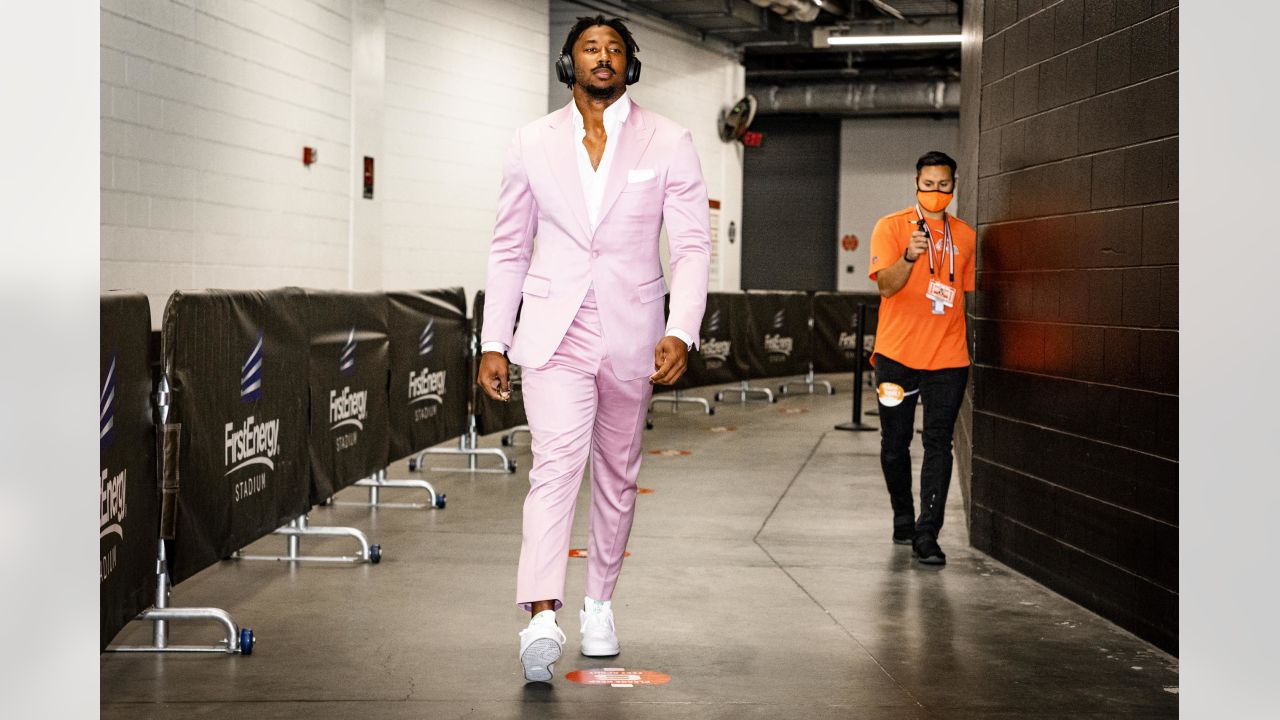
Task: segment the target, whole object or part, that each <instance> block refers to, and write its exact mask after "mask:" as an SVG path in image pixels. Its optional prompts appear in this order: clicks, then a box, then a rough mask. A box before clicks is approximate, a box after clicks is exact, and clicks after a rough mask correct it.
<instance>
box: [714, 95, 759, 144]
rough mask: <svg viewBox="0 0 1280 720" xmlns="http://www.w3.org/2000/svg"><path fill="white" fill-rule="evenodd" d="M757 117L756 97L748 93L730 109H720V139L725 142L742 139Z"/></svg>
mask: <svg viewBox="0 0 1280 720" xmlns="http://www.w3.org/2000/svg"><path fill="white" fill-rule="evenodd" d="M755 117H756V98H755V96H754V95H748V96H746V97H744V98H742V99H741V100H739V101H738V102H737V104H735V105H734V106H733V107H732V108H729V110H727V111H725V110H722V111H720V139H721V140H723V141H725V142H732V141H734V140H740V139H741V138H742V136H743V135H744V134H745V133H746V132H747V128H749V127H751V121H752V120H754V119H755Z"/></svg>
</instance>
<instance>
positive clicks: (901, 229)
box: [867, 205, 977, 370]
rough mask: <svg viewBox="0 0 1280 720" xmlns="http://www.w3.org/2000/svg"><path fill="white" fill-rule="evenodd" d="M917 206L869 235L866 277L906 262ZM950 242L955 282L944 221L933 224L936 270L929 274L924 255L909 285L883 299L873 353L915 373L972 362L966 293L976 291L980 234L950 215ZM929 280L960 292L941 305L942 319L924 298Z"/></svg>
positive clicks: (890, 217)
mask: <svg viewBox="0 0 1280 720" xmlns="http://www.w3.org/2000/svg"><path fill="white" fill-rule="evenodd" d="M917 219H918V216H917V215H916V209H915V206H914V205H913V206H911V207H909V208H906V209H905V210H900V211H898V212H896V213H893V214H892V215H886V216H884V217H882V218H880V220H879V221H878V222H877V223H876V228H875V230H873V231H872V232H871V265H870V270H869V271H868V273H867V274H868V275H869V276H870V278H871V279H872V280H875V279H876V273H878V272H880V271H881V270H884V269H885V268H887V267H889V266H891V265H893V264H894V263H896V262H898V260H900V259H901V258H902V254H903V253H904V252H906V250H907V244H908V242H910V240H911V233H912V232H913V231H914V230H915V229H916V220H917ZM947 219H948V221H949V224H950V225H951V240H952V241H953V242H954V243H955V246H956V275H955V282H954V283H953V282H951V279H950V277H949V275H950V267H951V259H950V255H949V254H946V255H944V254H942V253H941V248H942V243H943V227H942V221H941V220H929V219H927V218H926V222H928V224H929V235H930V237H931V238H932V239H933V241H934V243H935V246H934V256H933V257H934V269H935V272H934V274H933V275H930V273H929V259H928V258H927V257H925V256H924V255H921V256H920V257H919V258H918V259H916V262H915V265H913V266H912V268H911V275H910V276H908V277H907V284H906V285H903V286H902V289H901V290H899V291H898V292H896V293H894V294H893V297H887V298H883V299H881V301H880V322H879V325H878V327H877V328H876V344H875V349H874V350H873V352H875V353H879V354H881V355H884V356H885V357H889V358H893V359H894V360H896V361H898V362H900V363H902V364H903V365H906V366H907V367H909V368H913V369H916V370H941V369H943V368H955V367H965V366H967V365H968V364H969V347H968V345H967V344H966V343H965V336H964V293H966V292H972V291H973V289H974V285H975V282H974V254H975V251H976V249H977V235H976V233H974V231H973V228H971V227H969V224H968V223H966V222H964V221H963V220H960V219H959V218H956V217H954V216H952V215H948V216H947ZM930 278H932V279H936V280H938V281H939V282H942V283H944V284H946V285H951V286H952V287H954V288H955V289H956V294H955V300H954V302H953V304H952V306H951V307H943V312H942V314H941V315H934V314H933V304H932V302H931V301H930V300H929V299H928V298H927V297H926V295H925V294H926V293H927V292H928V290H929V280H930Z"/></svg>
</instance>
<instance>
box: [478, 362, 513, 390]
mask: <svg viewBox="0 0 1280 720" xmlns="http://www.w3.org/2000/svg"><path fill="white" fill-rule="evenodd" d="M476 384H477V385H479V386H480V388H481V389H482V390H484V394H485V395H488V396H489V397H491V398H493V399H494V400H497V401H499V402H506V401H508V400H510V399H511V384H510V383H509V382H508V381H507V356H506V355H503V354H502V353H500V352H487V353H484V354H482V355H481V356H480V371H479V372H478V373H476Z"/></svg>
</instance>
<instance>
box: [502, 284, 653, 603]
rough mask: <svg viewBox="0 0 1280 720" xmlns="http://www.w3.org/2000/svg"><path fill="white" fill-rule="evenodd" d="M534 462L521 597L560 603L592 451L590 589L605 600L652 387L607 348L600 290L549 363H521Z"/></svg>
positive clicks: (629, 506)
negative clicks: (616, 366)
mask: <svg viewBox="0 0 1280 720" xmlns="http://www.w3.org/2000/svg"><path fill="white" fill-rule="evenodd" d="M521 377H522V378H523V393H524V403H525V414H526V415H527V416H528V419H529V429H530V431H531V434H532V435H533V467H532V468H530V470H529V494H528V496H527V497H526V498H525V501H524V541H523V544H522V545H521V548H520V568H519V571H518V572H517V577H516V602H517V603H518V604H519V605H520V607H522V608H524V609H525V610H529V609H531V605H532V604H533V603H534V602H536V601H539V600H553V601H554V607H555V609H557V610H558V609H560V607H561V606H562V605H563V604H564V603H563V600H564V584H565V572H566V570H567V566H568V562H569V537H570V533H571V531H572V529H573V513H574V507H575V505H576V502H577V497H578V488H579V486H580V485H581V483H582V473H583V469H584V468H585V467H586V464H587V458H588V456H590V458H591V517H590V523H589V526H588V527H589V533H590V540H589V541H588V545H587V595H588V596H589V597H591V598H592V599H595V600H609V599H610V598H612V597H613V588H614V586H615V585H616V584H617V582H618V573H619V572H621V570H622V557H623V553H624V552H625V550H626V548H627V539H628V538H629V537H630V535H631V521H632V518H633V517H634V514H635V503H636V476H637V475H638V474H639V472H640V444H641V442H640V441H641V435H642V434H643V433H644V420H645V412H646V408H647V406H648V404H649V398H650V397H651V396H652V394H653V386H652V385H651V384H650V383H649V378H647V377H643V378H639V379H637V380H619V379H618V378H617V376H616V375H614V373H613V367H612V365H611V364H610V362H609V357H608V354H607V352H606V349H605V342H604V335H603V334H602V330H601V327H600V316H599V313H598V310H597V307H596V301H595V292H594V289H592V290H588V291H587V296H586V298H585V299H584V300H583V302H582V307H581V308H580V309H579V310H578V314H577V316H576V317H575V318H574V320H573V323H572V324H571V325H570V326H569V330H568V331H567V332H566V333H565V337H564V340H563V341H562V342H561V343H560V347H559V348H558V349H557V350H556V352H555V354H554V355H552V356H551V359H550V360H549V361H548V362H547V364H546V365H543V366H542V367H540V368H523V369H522V375H521Z"/></svg>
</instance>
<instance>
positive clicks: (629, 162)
mask: <svg viewBox="0 0 1280 720" xmlns="http://www.w3.org/2000/svg"><path fill="white" fill-rule="evenodd" d="M644 116H645V113H644V111H643V110H641V109H640V107H639V106H638V105H635V104H634V103H633V104H632V106H631V114H630V115H628V116H627V121H626V122H625V123H623V124H622V132H621V133H619V134H620V135H621V137H619V138H618V147H617V149H616V150H615V151H614V155H613V165H612V166H611V167H610V168H609V180H608V182H606V183H605V186H604V197H603V198H601V200H600V214H599V215H598V216H597V217H598V219H599V222H598V223H597V225H596V227H599V226H600V225H602V224H604V219H605V218H606V217H608V215H609V210H610V209H611V208H612V207H613V204H614V203H615V202H617V200H618V195H620V194H622V188H624V187H626V185H627V172H628V171H629V170H634V169H635V167H636V164H637V163H639V162H640V157H641V156H642V155H644V151H645V148H647V147H649V141H650V140H652V139H653V126H652V125H651V124H649V123H647V122H645V118H644ZM579 194H581V193H579Z"/></svg>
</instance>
